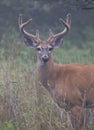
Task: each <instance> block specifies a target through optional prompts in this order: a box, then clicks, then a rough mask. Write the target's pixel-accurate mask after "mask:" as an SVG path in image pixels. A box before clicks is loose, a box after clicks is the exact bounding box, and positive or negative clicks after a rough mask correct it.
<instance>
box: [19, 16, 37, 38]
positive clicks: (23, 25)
mask: <svg viewBox="0 0 94 130" xmlns="http://www.w3.org/2000/svg"><path fill="white" fill-rule="evenodd" d="M31 21H32V18H31V19H29V20H27V21H26V22H24V23H23V22H22V15H21V14H20V15H19V18H18V24H19V28H20V30H21V32H22V33H23V34H24V35H25V36H27V37H29V38H33V39H35V40H39V31H38V32H37V31H36V35H33V34H30V33H28V32H27V31H25V29H24V27H26V25H27V24H29V23H30V22H31Z"/></svg>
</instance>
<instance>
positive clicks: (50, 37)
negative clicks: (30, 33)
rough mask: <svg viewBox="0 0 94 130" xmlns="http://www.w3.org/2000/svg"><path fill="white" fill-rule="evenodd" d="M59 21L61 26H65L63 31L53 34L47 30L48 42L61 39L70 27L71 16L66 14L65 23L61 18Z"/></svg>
mask: <svg viewBox="0 0 94 130" xmlns="http://www.w3.org/2000/svg"><path fill="white" fill-rule="evenodd" d="M60 21H61V22H62V23H63V25H64V26H65V28H64V30H63V31H62V32H60V33H57V34H55V35H54V34H53V33H52V31H51V29H50V30H49V38H48V41H50V42H51V41H53V40H54V39H55V38H59V37H60V38H63V36H64V35H65V34H66V33H67V32H68V31H69V29H70V25H71V15H70V14H68V15H67V18H66V21H64V20H63V19H62V18H60Z"/></svg>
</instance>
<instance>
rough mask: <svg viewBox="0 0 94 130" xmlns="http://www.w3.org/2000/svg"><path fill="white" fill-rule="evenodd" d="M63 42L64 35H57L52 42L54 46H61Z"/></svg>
mask: <svg viewBox="0 0 94 130" xmlns="http://www.w3.org/2000/svg"><path fill="white" fill-rule="evenodd" d="M62 43H63V38H62V37H56V38H55V39H54V40H53V42H52V46H54V47H56V48H58V47H60V45H61V44H62Z"/></svg>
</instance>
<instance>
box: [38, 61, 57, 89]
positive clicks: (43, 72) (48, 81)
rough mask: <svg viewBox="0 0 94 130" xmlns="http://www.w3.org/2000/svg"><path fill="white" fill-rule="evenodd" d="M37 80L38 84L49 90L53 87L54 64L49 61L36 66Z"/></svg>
mask: <svg viewBox="0 0 94 130" xmlns="http://www.w3.org/2000/svg"><path fill="white" fill-rule="evenodd" d="M38 79H39V82H40V83H41V84H42V85H43V86H45V87H46V88H47V89H48V90H50V89H51V88H52V87H53V86H54V85H53V84H52V83H53V82H52V81H53V80H55V63H54V61H53V59H50V60H49V61H48V62H47V63H46V64H43V65H38Z"/></svg>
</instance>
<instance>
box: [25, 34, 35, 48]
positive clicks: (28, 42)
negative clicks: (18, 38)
mask: <svg viewBox="0 0 94 130" xmlns="http://www.w3.org/2000/svg"><path fill="white" fill-rule="evenodd" d="M24 42H25V44H26V45H27V46H29V47H31V48H35V47H36V46H37V42H36V41H35V40H34V39H31V38H27V37H25V36H24Z"/></svg>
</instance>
